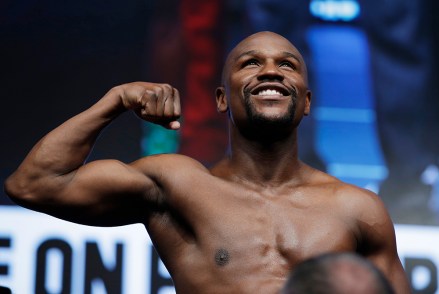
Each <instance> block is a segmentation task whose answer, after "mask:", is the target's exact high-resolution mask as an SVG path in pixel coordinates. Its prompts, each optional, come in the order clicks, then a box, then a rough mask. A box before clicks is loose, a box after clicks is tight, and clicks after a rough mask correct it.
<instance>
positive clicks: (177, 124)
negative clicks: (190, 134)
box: [168, 120, 180, 130]
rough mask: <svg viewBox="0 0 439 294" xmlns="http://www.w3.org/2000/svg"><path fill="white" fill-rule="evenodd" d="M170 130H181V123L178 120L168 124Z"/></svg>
mask: <svg viewBox="0 0 439 294" xmlns="http://www.w3.org/2000/svg"><path fill="white" fill-rule="evenodd" d="M168 129H171V130H178V129H180V122H179V121H178V120H174V121H171V122H170V123H169V124H168Z"/></svg>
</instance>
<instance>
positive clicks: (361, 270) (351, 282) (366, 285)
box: [281, 253, 394, 294]
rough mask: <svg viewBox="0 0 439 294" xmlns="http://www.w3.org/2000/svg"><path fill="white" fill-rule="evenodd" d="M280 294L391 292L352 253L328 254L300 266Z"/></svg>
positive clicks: (367, 264) (368, 265) (377, 273)
mask: <svg viewBox="0 0 439 294" xmlns="http://www.w3.org/2000/svg"><path fill="white" fill-rule="evenodd" d="M281 293H282V294H305V293H306V294H316V293H319V294H324V293H328V294H329V293H331V294H348V293H357V294H392V293H394V291H393V289H392V287H391V286H390V283H389V282H388V281H387V279H386V278H385V277H384V275H383V274H382V273H381V272H380V271H379V270H378V269H377V268H376V267H375V266H374V265H373V264H372V263H371V262H369V261H368V260H366V259H364V258H362V257H361V256H358V255H356V254H353V253H329V254H324V255H321V256H318V257H314V258H311V259H308V260H306V261H304V262H302V263H301V264H299V265H298V266H297V267H296V268H295V269H294V270H293V272H292V273H291V275H290V277H289V278H288V281H287V283H286V285H285V287H284V289H283V290H282V292H281Z"/></svg>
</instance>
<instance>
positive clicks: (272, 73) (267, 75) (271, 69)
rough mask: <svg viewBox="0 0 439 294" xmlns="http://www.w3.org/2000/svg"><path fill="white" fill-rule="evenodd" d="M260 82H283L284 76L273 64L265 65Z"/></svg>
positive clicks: (260, 73)
mask: <svg viewBox="0 0 439 294" xmlns="http://www.w3.org/2000/svg"><path fill="white" fill-rule="evenodd" d="M258 79H259V80H261V81H262V80H278V81H282V80H283V79H284V74H283V73H282V71H281V69H280V68H279V66H278V65H277V64H275V63H273V62H267V63H265V64H264V65H263V66H262V68H261V70H260V72H259V75H258Z"/></svg>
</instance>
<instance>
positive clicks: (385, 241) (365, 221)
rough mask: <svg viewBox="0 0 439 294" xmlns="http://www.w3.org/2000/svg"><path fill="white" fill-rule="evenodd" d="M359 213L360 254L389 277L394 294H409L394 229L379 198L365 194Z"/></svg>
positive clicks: (369, 193) (370, 193)
mask: <svg viewBox="0 0 439 294" xmlns="http://www.w3.org/2000/svg"><path fill="white" fill-rule="evenodd" d="M366 194H367V195H364V196H365V197H362V200H361V202H363V201H366V203H364V202H363V203H362V204H361V207H362V210H361V211H359V214H357V215H358V224H359V228H360V236H361V237H360V244H359V253H360V254H362V255H364V256H365V257H366V258H367V259H369V260H370V261H371V262H373V263H374V264H375V265H376V266H377V267H378V268H379V269H380V270H381V271H382V272H383V274H384V275H385V276H386V277H387V278H388V280H389V282H390V283H391V284H392V286H393V288H394V290H395V292H396V293H398V294H399V293H401V294H404V293H411V291H410V285H409V282H408V279H407V275H406V273H405V271H404V268H403V266H402V264H401V260H400V259H399V256H398V252H397V245H396V236H395V228H394V226H393V223H392V220H391V219H390V216H389V214H388V212H387V210H386V208H385V206H384V203H383V202H382V201H381V200H380V198H379V197H378V196H377V195H376V194H374V193H372V192H369V191H367V192H366Z"/></svg>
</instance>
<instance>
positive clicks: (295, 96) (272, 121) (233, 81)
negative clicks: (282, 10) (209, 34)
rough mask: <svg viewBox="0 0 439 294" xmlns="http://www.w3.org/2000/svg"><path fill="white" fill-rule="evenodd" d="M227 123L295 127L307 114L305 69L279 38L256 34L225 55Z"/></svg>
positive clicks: (272, 35) (295, 52)
mask: <svg viewBox="0 0 439 294" xmlns="http://www.w3.org/2000/svg"><path fill="white" fill-rule="evenodd" d="M224 86H225V95H226V96H227V102H228V109H229V111H230V115H231V119H232V121H233V122H234V123H235V124H238V123H240V122H239V121H243V122H246V123H251V124H252V125H254V124H256V125H259V124H260V125H274V126H283V125H291V124H294V125H297V124H298V123H299V121H300V119H301V118H302V116H303V115H304V114H305V115H306V114H308V112H309V102H310V97H311V93H310V92H309V90H308V87H307V80H306V66H305V64H304V62H303V59H302V57H301V55H300V53H299V52H298V51H297V49H296V48H295V47H294V46H292V45H291V43H290V42H289V41H288V40H286V39H284V38H283V37H281V36H279V35H277V34H274V33H269V32H263V33H258V34H255V35H252V36H250V37H249V38H247V39H245V40H244V41H243V42H241V43H240V44H239V45H238V46H237V47H236V48H235V49H234V50H233V51H232V52H231V54H230V55H229V57H228V59H227V63H226V67H225V70H224Z"/></svg>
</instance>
